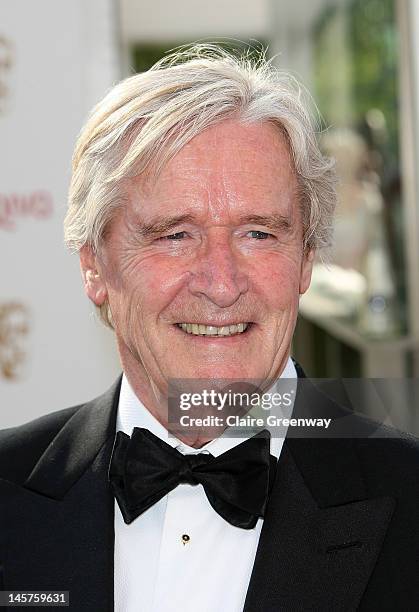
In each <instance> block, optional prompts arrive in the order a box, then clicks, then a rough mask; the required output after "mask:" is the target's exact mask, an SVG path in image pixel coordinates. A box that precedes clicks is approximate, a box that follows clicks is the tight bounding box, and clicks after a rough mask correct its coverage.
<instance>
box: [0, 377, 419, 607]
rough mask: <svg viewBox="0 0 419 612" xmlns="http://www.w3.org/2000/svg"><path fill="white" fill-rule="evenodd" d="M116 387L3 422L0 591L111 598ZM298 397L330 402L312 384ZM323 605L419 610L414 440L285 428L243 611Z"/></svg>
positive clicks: (76, 602)
mask: <svg viewBox="0 0 419 612" xmlns="http://www.w3.org/2000/svg"><path fill="white" fill-rule="evenodd" d="M119 385H120V381H118V382H117V383H116V384H115V385H114V386H113V387H112V388H111V389H110V390H109V391H108V392H107V393H105V394H104V395H103V396H101V397H99V398H97V399H95V400H93V401H91V402H89V403H86V404H83V405H80V406H76V407H73V408H68V409H66V410H62V411H60V412H55V413H52V414H50V415H47V416H44V417H41V418H39V419H37V420H35V421H32V422H31V423H28V424H26V425H23V426H20V427H16V428H12V429H7V430H3V431H2V432H0V587H1V588H3V589H5V590H26V591H28V590H40V591H41V590H50V591H51V590H66V591H67V590H68V591H70V610H74V611H75V612H108V611H112V610H113V609H114V604H113V578H114V577H113V572H114V567H113V555H114V500H113V497H112V494H111V491H110V487H109V484H108V480H107V470H108V464H109V460H110V456H111V452H112V447H113V441H114V435H115V422H116V411H117V405H118V397H119ZM297 401H298V396H297ZM304 401H305V406H307V403H308V404H309V405H310V406H309V408H310V410H311V409H312V408H313V406H315V405H316V403H318V402H320V403H321V405H322V409H323V414H325V412H330V413H333V412H334V411H335V410H336V406H335V405H334V404H332V403H331V402H330V401H329V400H327V399H326V398H325V397H324V396H323V395H322V394H321V393H319V392H318V391H315V390H314V389H313V394H312V396H311V397H309V398H305V400H304ZM300 405H301V403H300ZM139 554H147V551H141V552H140V551H139ZM231 580H234V568H232V574H231ZM140 598H141V593H139V608H138V609H139V610H141V599H140ZM13 609H15V608H13ZM22 609H23V608H22ZM25 610H26V608H25ZM325 610H333V611H334V612H338V611H352V610H364V611H365V610H367V611H369V612H370V611H374V610H380V611H385V610H391V611H394V610H403V611H404V612H406V611H410V610H412V611H413V610H415V611H417V610H419V445H418V441H417V440H416V439H415V438H411V437H409V436H407V435H406V436H405V435H400V436H398V437H393V434H392V433H391V432H390V433H389V437H388V438H387V439H350V438H339V439H306V438H298V439H296V438H287V439H286V441H285V444H284V447H283V449H282V453H281V456H280V460H279V464H278V470H277V476H276V481H275V484H274V488H273V491H272V494H271V497H270V501H269V504H268V509H267V514H266V517H265V521H264V524H263V529H262V533H261V537H260V541H259V546H258V550H257V555H256V560H255V564H254V568H253V573H252V576H251V580H250V585H249V588H248V592H247V598H246V603H245V612H256V611H260V612H271V611H272V612H273V611H280V612H291V611H292V612H295V611H304V612H307V611H321V612H323V611H325ZM226 612H228V611H226Z"/></svg>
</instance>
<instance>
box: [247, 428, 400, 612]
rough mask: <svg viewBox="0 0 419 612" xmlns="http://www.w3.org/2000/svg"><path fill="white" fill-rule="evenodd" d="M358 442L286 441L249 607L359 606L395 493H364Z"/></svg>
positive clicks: (344, 608)
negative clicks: (356, 450) (374, 495)
mask: <svg viewBox="0 0 419 612" xmlns="http://www.w3.org/2000/svg"><path fill="white" fill-rule="evenodd" d="M352 444H353V441H351V440H304V439H301V440H287V441H286V443H285V445H284V448H283V451H282V454H281V458H280V461H279V464H278V473H277V478H276V481H275V485H274V489H273V491H272V495H271V498H270V501H269V506H268V510H267V514H266V518H265V521H264V525H263V529H262V533H261V537H260V541H259V546H258V551H257V555H256V560H255V564H254V568H253V573H252V577H251V580H250V585H249V589H248V593H247V598H246V604H245V608H244V610H245V612H256V611H260V612H270V611H272V612H273V611H277V610H281V611H284V612H287V611H289V612H291V611H292V612H295V611H297V610H301V611H303V610H304V611H305V610H334V611H335V612H338V611H340V610H342V611H345V612H348V611H355V610H356V609H357V607H358V604H359V602H360V600H361V598H362V594H363V592H364V590H365V588H366V585H367V583H368V580H369V577H370V575H371V572H372V570H373V568H374V565H375V563H376V559H377V556H378V554H379V551H380V548H381V545H382V542H383V539H384V536H385V533H386V530H387V527H388V524H389V521H390V518H391V515H392V512H393V508H394V500H392V499H390V498H379V499H365V498H366V492H365V489H364V486H363V482H362V479H361V476H360V473H359V470H358V467H357V465H356V460H355V459H354V454H353V450H354V449H353V448H352ZM351 453H352V454H351ZM308 465H311V470H307V469H306V468H307V466H308ZM304 472H305V474H304ZM303 474H304V475H303ZM307 474H309V476H308V479H307ZM316 474H317V476H316ZM305 477H306V478H305ZM341 478H347V480H346V485H347V486H346V487H342V486H340V487H338V489H336V488H335V484H336V482H338V481H339V480H340V479H341ZM327 491H329V493H327ZM327 497H328V500H327Z"/></svg>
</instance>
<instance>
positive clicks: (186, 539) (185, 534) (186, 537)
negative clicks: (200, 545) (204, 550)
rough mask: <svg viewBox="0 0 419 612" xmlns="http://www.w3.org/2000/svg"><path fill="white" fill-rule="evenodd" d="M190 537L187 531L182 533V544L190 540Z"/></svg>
mask: <svg viewBox="0 0 419 612" xmlns="http://www.w3.org/2000/svg"><path fill="white" fill-rule="evenodd" d="M190 539H191V538H190V537H189V536H188V534H187V533H184V534H183V536H182V544H183V545H184V546H185V544H187V543H188V542H189V541H190Z"/></svg>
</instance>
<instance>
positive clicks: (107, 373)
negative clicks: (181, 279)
mask: <svg viewBox="0 0 419 612" xmlns="http://www.w3.org/2000/svg"><path fill="white" fill-rule="evenodd" d="M115 17H116V11H115V10H114V6H113V0H88V1H86V0H61V1H60V2H57V1H56V0H36V2H27V0H2V2H1V4H0V428H3V427H9V426H12V425H16V424H20V423H23V422H25V421H27V420H30V419H32V418H34V417H36V416H38V415H41V414H45V413H47V412H51V411H53V410H59V409H61V408H65V407H66V406H69V405H72V404H74V403H78V402H82V401H85V400H87V399H90V398H91V397H94V396H95V395H97V394H99V393H101V392H102V391H104V390H105V389H106V388H107V387H108V386H110V384H111V383H112V382H113V380H114V378H115V377H116V376H117V374H118V372H119V364H118V359H117V355H116V350H115V346H114V339H113V335H112V334H111V333H110V332H108V331H107V330H105V328H104V327H103V326H102V325H101V324H100V323H99V322H98V321H97V319H96V318H95V316H94V315H93V307H92V306H91V304H90V302H88V300H87V298H86V297H85V295H84V293H83V289H82V283H81V277H80V273H79V269H78V260H77V257H76V256H74V255H73V256H70V255H69V254H68V253H66V251H65V248H64V246H63V237H62V235H63V231H62V221H63V218H64V214H65V209H66V197H67V189H68V181H69V176H70V162H71V155H72V149H73V146H74V143H75V139H76V137H77V133H78V132H79V130H80V128H81V125H82V123H83V121H84V120H85V118H86V116H87V113H88V111H89V110H90V108H91V107H92V105H93V104H94V103H95V102H96V101H97V100H99V99H100V98H101V97H102V96H103V94H104V93H105V91H106V90H107V89H108V88H109V87H110V86H111V85H112V83H113V82H115V81H117V80H118V78H119V67H118V66H119V63H118V57H117V23H116V18H115Z"/></svg>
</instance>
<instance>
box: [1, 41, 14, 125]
mask: <svg viewBox="0 0 419 612" xmlns="http://www.w3.org/2000/svg"><path fill="white" fill-rule="evenodd" d="M13 56H14V53H13V45H12V43H11V41H10V40H8V39H7V38H6V37H5V36H4V35H2V34H0V115H4V114H5V113H6V112H7V111H8V110H9V104H10V74H11V70H12V67H13V63H14V61H13Z"/></svg>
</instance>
